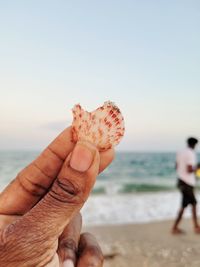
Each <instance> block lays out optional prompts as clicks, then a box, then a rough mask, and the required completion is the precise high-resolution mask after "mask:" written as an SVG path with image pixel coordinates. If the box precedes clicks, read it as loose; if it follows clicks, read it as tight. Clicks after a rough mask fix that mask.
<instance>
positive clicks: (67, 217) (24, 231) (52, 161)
mask: <svg viewBox="0 0 200 267" xmlns="http://www.w3.org/2000/svg"><path fill="white" fill-rule="evenodd" d="M113 156H114V152H113V150H108V151H105V152H101V153H99V152H98V151H97V149H96V148H95V147H93V146H92V145H91V144H89V143H85V142H84V143H83V142H81V143H77V144H76V145H74V144H73V143H72V142H71V128H67V129H66V130H64V131H63V132H62V133H61V134H60V135H59V136H58V137H57V138H56V139H55V140H54V141H53V142H52V143H51V144H50V145H49V146H48V147H47V148H46V149H45V150H44V151H43V152H42V153H41V155H40V156H39V157H38V158H37V159H36V160H34V161H33V162H32V163H31V164H30V165H28V166H27V167H26V168H25V169H23V170H22V171H21V172H20V173H19V174H18V175H17V177H16V178H15V179H14V181H13V182H11V183H10V184H9V185H8V186H7V188H6V189H5V190H4V191H3V192H2V193H1V195H0V238H1V239H0V266H2V267H29V266H30V267H32V266H33V267H36V266H37V267H39V266H48V267H58V266H60V267H61V266H63V267H64V265H63V263H64V261H65V263H66V260H67V259H72V260H73V261H74V262H75V260H76V259H75V258H76V257H75V250H78V258H77V262H76V264H77V265H76V266H78V267H87V266H89V264H91V262H90V261H93V262H92V266H96V267H100V266H102V254H101V251H100V248H99V246H98V244H97V243H96V241H95V239H94V238H93V237H92V236H91V235H89V234H85V235H81V236H80V229H81V220H80V216H78V215H77V214H78V212H79V210H80V209H81V207H82V206H83V204H84V203H85V201H86V200H87V198H88V196H89V193H90V191H91V189H92V188H93V185H94V183H95V179H96V176H97V175H98V173H99V172H101V171H102V170H103V169H105V168H106V167H107V166H108V165H109V164H110V162H111V161H112V159H113ZM79 237H80V239H79ZM69 251H71V252H69ZM87 251H89V253H87ZM88 255H89V256H88ZM65 266H66V267H72V266H73V265H71V266H70V261H69V260H68V265H65Z"/></svg>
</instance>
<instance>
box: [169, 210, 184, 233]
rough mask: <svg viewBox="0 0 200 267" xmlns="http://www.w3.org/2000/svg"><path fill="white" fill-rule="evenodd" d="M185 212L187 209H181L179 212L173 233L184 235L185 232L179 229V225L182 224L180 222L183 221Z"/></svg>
mask: <svg viewBox="0 0 200 267" xmlns="http://www.w3.org/2000/svg"><path fill="white" fill-rule="evenodd" d="M184 210H185V208H181V209H180V210H179V213H178V216H177V218H176V220H175V222H174V226H173V227H172V233H173V234H181V233H183V231H182V230H181V229H179V228H178V225H179V223H180V221H181V219H182V217H183V213H184Z"/></svg>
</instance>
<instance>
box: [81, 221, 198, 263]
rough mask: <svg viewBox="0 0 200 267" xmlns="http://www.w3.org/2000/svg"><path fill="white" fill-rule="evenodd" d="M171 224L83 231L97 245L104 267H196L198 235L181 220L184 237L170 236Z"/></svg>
mask: <svg viewBox="0 0 200 267" xmlns="http://www.w3.org/2000/svg"><path fill="white" fill-rule="evenodd" d="M171 226H172V221H163V222H154V223H147V224H129V225H117V226H116V225H114V226H96V227H89V228H86V230H87V231H90V232H92V233H93V234H95V236H96V237H97V239H98V241H99V242H100V244H101V247H102V250H103V253H104V256H105V263H104V267H199V266H200V235H197V234H195V233H194V232H193V228H192V222H191V220H184V221H183V222H182V224H181V228H182V229H184V230H185V231H186V234H185V235H181V236H180V235H179V236H173V235H171V233H170V229H171Z"/></svg>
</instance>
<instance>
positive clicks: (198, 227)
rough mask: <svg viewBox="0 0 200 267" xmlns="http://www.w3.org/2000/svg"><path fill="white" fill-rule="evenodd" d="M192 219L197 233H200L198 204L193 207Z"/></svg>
mask: <svg viewBox="0 0 200 267" xmlns="http://www.w3.org/2000/svg"><path fill="white" fill-rule="evenodd" d="M192 219H193V223H194V229H195V232H196V233H200V226H199V224H198V220H197V208H196V204H194V205H192Z"/></svg>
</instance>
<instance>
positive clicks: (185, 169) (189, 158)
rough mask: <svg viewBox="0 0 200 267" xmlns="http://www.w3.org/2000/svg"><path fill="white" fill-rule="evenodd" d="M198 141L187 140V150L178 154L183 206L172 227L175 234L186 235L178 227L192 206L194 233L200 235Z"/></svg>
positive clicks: (177, 163)
mask: <svg viewBox="0 0 200 267" xmlns="http://www.w3.org/2000/svg"><path fill="white" fill-rule="evenodd" d="M197 143H198V140H197V139H196V138H194V137H190V138H188V139H187V148H186V149H184V150H183V151H181V152H179V153H177V157H176V171H177V175H178V188H179V190H180V192H181V194H182V205H181V208H180V210H179V212H178V216H177V218H176V220H175V222H174V225H173V227H172V233H173V234H182V233H184V231H183V230H181V229H180V228H179V227H178V226H179V224H180V222H181V219H182V216H183V213H184V210H185V208H186V207H187V206H188V205H192V218H193V223H194V231H195V232H196V233H199V234H200V225H199V224H198V220H197V212H196V204H197V201H196V198H195V195H194V187H195V184H196V177H195V172H196V169H197V158H196V154H195V147H196V145H197Z"/></svg>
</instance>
